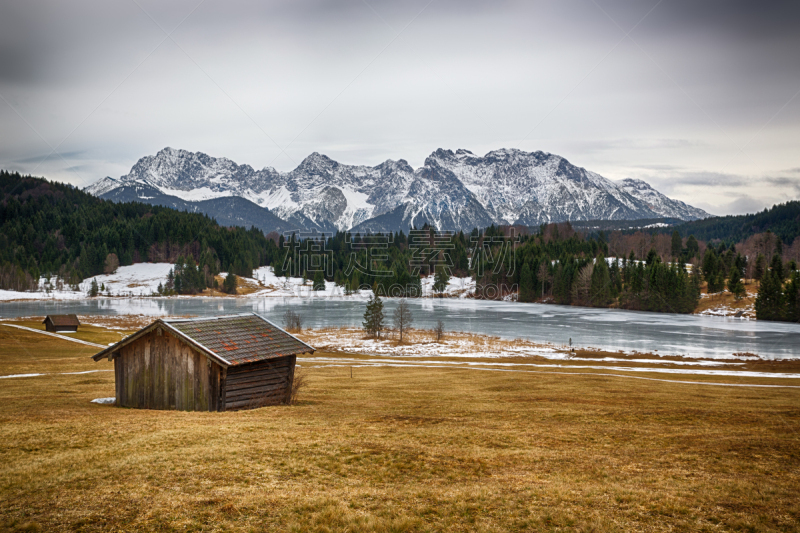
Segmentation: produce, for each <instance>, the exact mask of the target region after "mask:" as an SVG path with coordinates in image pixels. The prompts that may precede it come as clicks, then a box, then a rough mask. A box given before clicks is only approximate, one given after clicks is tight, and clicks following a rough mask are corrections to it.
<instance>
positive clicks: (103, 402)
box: [92, 397, 117, 405]
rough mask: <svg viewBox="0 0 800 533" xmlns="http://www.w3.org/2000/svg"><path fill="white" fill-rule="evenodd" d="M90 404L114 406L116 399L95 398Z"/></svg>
mask: <svg viewBox="0 0 800 533" xmlns="http://www.w3.org/2000/svg"><path fill="white" fill-rule="evenodd" d="M92 403H99V404H100V405H114V404H115V403H117V399H116V398H113V397H112V398H95V399H94V400H92Z"/></svg>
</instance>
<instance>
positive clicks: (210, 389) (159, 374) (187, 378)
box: [114, 331, 222, 411]
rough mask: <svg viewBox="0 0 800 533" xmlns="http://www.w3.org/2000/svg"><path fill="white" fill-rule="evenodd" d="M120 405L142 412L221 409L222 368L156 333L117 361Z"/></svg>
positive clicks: (122, 353) (122, 352) (124, 349)
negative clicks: (143, 410)
mask: <svg viewBox="0 0 800 533" xmlns="http://www.w3.org/2000/svg"><path fill="white" fill-rule="evenodd" d="M114 373H115V378H116V379H115V381H116V390H117V402H118V405H120V406H122V407H135V408H139V409H177V410H179V411H218V410H221V407H222V406H221V394H220V390H221V389H220V377H221V373H222V368H221V367H220V366H219V365H217V364H216V363H213V362H211V361H210V360H209V359H208V358H207V357H206V356H205V355H203V354H201V353H199V352H197V351H195V350H193V349H192V348H191V347H189V346H188V345H187V344H185V343H184V342H182V341H180V340H178V339H177V338H176V337H174V336H172V335H170V333H169V332H168V331H162V334H161V335H158V333H157V332H156V331H153V332H151V333H149V334H147V335H145V336H144V337H142V338H140V339H137V340H136V341H135V342H132V343H131V344H128V345H127V346H123V347H122V348H121V350H120V352H119V353H118V355H117V356H116V357H115V358H114Z"/></svg>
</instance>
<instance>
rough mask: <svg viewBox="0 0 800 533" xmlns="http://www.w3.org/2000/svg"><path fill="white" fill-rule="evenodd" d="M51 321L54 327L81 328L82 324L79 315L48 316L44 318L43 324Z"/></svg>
mask: <svg viewBox="0 0 800 533" xmlns="http://www.w3.org/2000/svg"><path fill="white" fill-rule="evenodd" d="M48 318H49V319H50V321H51V322H53V325H54V326H80V325H81V323H80V321H79V320H78V316H77V315H47V316H46V317H44V321H43V322H42V324H44V323H45V322H47V319H48Z"/></svg>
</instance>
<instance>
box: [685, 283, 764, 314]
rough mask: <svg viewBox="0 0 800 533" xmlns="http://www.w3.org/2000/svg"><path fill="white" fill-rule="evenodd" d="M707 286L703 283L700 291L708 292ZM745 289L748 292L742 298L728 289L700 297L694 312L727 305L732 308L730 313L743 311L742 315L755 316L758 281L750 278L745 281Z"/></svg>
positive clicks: (697, 312) (704, 293)
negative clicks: (738, 298)
mask: <svg viewBox="0 0 800 533" xmlns="http://www.w3.org/2000/svg"><path fill="white" fill-rule="evenodd" d="M706 287H707V284H706V283H703V286H702V289H701V291H700V292H701V293H702V294H703V295H707V294H708V292H707V289H706ZM745 291H746V292H747V296H745V297H744V298H742V299H741V300H737V299H736V298H734V296H733V294H731V293H730V292H728V291H727V290H726V291H724V292H719V293H714V294H711V295H709V296H708V297H704V298H700V301H699V302H698V303H697V308H696V309H695V310H694V313H695V314H699V313H702V312H703V311H708V310H710V309H716V308H720V307H726V308H728V309H730V310H732V312H731V313H730V314H734V313H736V312H737V311H741V313H742V314H741V316H742V317H745V318H755V317H756V313H755V308H754V305H755V303H756V296H757V295H758V281H755V280H748V281H747V283H745Z"/></svg>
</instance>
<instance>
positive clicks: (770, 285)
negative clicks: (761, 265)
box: [756, 271, 784, 320]
mask: <svg viewBox="0 0 800 533" xmlns="http://www.w3.org/2000/svg"><path fill="white" fill-rule="evenodd" d="M783 316H784V313H783V294H782V292H781V280H780V278H779V277H778V275H777V274H776V273H775V272H772V271H767V272H764V275H763V276H762V277H761V284H760V286H759V288H758V296H757V297H756V318H757V319H758V320H782V319H783Z"/></svg>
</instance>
